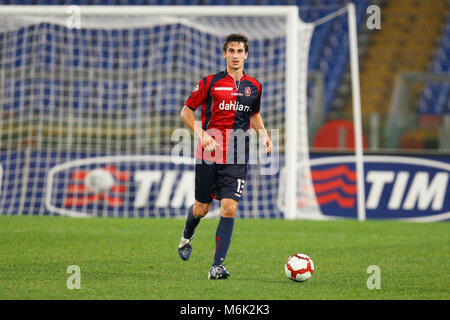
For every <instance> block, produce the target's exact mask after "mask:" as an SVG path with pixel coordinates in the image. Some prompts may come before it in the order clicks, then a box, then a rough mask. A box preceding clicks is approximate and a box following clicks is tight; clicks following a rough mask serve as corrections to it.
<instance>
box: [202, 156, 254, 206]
mask: <svg viewBox="0 0 450 320" xmlns="http://www.w3.org/2000/svg"><path fill="white" fill-rule="evenodd" d="M246 178H247V165H246V164H217V163H205V162H203V161H199V162H197V163H196V164H195V200H197V201H199V202H201V203H210V202H211V201H212V199H217V200H222V199H225V198H226V199H233V200H236V201H237V202H239V200H241V197H242V192H243V191H244V187H245V181H246Z"/></svg>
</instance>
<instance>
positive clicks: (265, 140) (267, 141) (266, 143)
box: [262, 133, 272, 153]
mask: <svg viewBox="0 0 450 320" xmlns="http://www.w3.org/2000/svg"><path fill="white" fill-rule="evenodd" d="M262 143H263V145H264V146H265V147H266V150H265V151H264V153H269V152H270V151H272V140H270V138H269V135H268V134H267V133H266V134H264V135H263V136H262Z"/></svg>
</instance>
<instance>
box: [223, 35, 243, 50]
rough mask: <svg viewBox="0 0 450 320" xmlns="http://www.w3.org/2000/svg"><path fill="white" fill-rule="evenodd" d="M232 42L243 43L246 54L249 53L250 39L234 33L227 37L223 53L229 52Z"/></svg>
mask: <svg viewBox="0 0 450 320" xmlns="http://www.w3.org/2000/svg"><path fill="white" fill-rule="evenodd" d="M230 42H242V43H243V44H244V48H245V52H248V38H247V37H246V36H245V35H243V34H241V33H232V34H229V35H227V37H226V38H225V42H224V43H223V52H226V51H227V48H228V45H229V44H230Z"/></svg>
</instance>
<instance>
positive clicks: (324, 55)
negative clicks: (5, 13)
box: [0, 0, 370, 112]
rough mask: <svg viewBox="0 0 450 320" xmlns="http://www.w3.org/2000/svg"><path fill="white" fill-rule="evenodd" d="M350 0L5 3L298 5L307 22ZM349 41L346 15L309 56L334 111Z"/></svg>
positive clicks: (325, 30) (359, 8)
mask: <svg viewBox="0 0 450 320" xmlns="http://www.w3.org/2000/svg"><path fill="white" fill-rule="evenodd" d="M348 2H349V1H347V0H296V1H295V0H291V1H289V0H270V1H269V0H244V1H233V0H131V1H124V0H80V1H66V0H45V1H39V2H37V1H33V0H19V1H14V0H5V1H0V3H3V4H20V5H34V4H37V3H39V4H41V5H64V4H67V5H70V4H78V5H297V6H299V7H300V17H301V18H302V20H304V21H305V22H312V21H315V20H317V19H319V18H321V17H324V16H326V15H327V14H329V13H331V12H333V11H335V10H337V9H339V8H341V7H343V6H345V5H346V3H348ZM352 2H354V3H355V5H356V12H357V23H358V25H359V24H360V23H361V20H362V18H363V17H364V15H365V11H366V8H367V6H368V3H369V2H370V1H369V0H358V1H356V0H354V1H352ZM348 56H349V45H348V27H347V17H346V15H344V16H342V17H341V18H339V19H334V20H333V21H331V22H328V23H324V24H322V25H320V26H318V27H317V30H316V32H315V33H314V36H313V40H312V46H311V50H310V57H309V70H312V71H320V72H322V73H323V74H324V76H325V89H326V90H325V98H324V110H325V112H328V111H330V109H331V108H332V101H333V99H334V97H335V95H336V91H337V88H338V86H339V82H340V79H341V77H342V75H343V73H344V72H345V70H346V68H347V65H348V60H349V58H348Z"/></svg>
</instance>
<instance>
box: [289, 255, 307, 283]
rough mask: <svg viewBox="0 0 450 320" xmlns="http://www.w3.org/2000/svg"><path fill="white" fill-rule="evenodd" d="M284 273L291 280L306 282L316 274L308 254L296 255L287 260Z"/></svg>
mask: <svg viewBox="0 0 450 320" xmlns="http://www.w3.org/2000/svg"><path fill="white" fill-rule="evenodd" d="M284 271H285V272H286V275H287V277H288V278H289V279H291V280H294V281H298V282H302V281H306V280H308V279H309V278H311V276H312V275H313V273H314V263H313V261H312V260H311V258H310V257H308V256H307V255H306V254H303V253H296V254H294V255H292V256H290V257H289V258H288V259H287V261H286V264H285V265H284Z"/></svg>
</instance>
